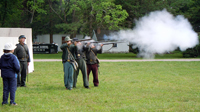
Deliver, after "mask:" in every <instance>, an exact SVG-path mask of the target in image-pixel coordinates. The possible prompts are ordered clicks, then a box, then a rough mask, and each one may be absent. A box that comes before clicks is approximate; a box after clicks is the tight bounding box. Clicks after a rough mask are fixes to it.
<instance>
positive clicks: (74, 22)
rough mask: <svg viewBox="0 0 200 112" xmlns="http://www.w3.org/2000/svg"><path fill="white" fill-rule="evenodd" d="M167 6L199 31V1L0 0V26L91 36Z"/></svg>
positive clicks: (130, 23)
mask: <svg viewBox="0 0 200 112" xmlns="http://www.w3.org/2000/svg"><path fill="white" fill-rule="evenodd" d="M162 9H167V11H169V12H170V13H172V14H173V15H175V16H176V15H184V16H185V17H186V18H188V20H189V21H190V23H191V24H192V26H193V29H194V30H195V31H196V32H200V13H199V12H200V1H199V0H1V1H0V27H21V28H32V29H33V37H35V36H36V35H39V34H50V43H52V42H53V36H52V35H53V34H55V33H67V34H71V37H75V36H76V34H83V35H90V36H91V35H92V30H93V29H94V30H97V31H99V30H101V29H106V30H119V29H130V28H133V27H134V26H135V21H134V20H135V19H139V18H140V17H142V16H144V15H145V14H147V13H149V12H151V11H155V10H162Z"/></svg>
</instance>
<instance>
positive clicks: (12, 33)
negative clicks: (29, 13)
mask: <svg viewBox="0 0 200 112" xmlns="http://www.w3.org/2000/svg"><path fill="white" fill-rule="evenodd" d="M20 35H25V36H26V41H25V43H26V44H27V45H28V48H29V53H30V58H31V62H30V64H29V68H28V70H29V73H31V72H33V71H34V63H33V46H32V29H31V28H0V56H1V55H3V48H4V45H5V43H7V42H9V43H12V44H13V45H16V44H17V43H19V42H18V38H19V36H20Z"/></svg>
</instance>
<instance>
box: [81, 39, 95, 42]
mask: <svg viewBox="0 0 200 112" xmlns="http://www.w3.org/2000/svg"><path fill="white" fill-rule="evenodd" d="M89 40H92V39H80V40H78V41H79V42H82V41H89Z"/></svg>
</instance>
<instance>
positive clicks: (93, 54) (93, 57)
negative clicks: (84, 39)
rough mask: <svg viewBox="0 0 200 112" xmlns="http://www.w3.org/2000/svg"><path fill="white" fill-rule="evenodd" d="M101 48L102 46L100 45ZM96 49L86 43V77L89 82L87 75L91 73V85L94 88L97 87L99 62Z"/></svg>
mask: <svg viewBox="0 0 200 112" xmlns="http://www.w3.org/2000/svg"><path fill="white" fill-rule="evenodd" d="M101 46H103V44H101ZM97 51H98V50H97V48H96V46H94V45H93V44H90V43H88V44H87V46H86V64H87V76H88V81H89V75H90V72H91V71H92V74H93V84H94V86H95V87H98V86H99V78H98V67H99V60H98V58H97Z"/></svg>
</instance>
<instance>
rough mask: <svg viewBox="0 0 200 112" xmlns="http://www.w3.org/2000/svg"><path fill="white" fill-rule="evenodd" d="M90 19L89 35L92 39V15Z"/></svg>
mask: <svg viewBox="0 0 200 112" xmlns="http://www.w3.org/2000/svg"><path fill="white" fill-rule="evenodd" d="M89 19H90V23H89V25H90V26H89V34H90V37H91V38H92V30H93V29H92V15H90V18H89Z"/></svg>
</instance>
